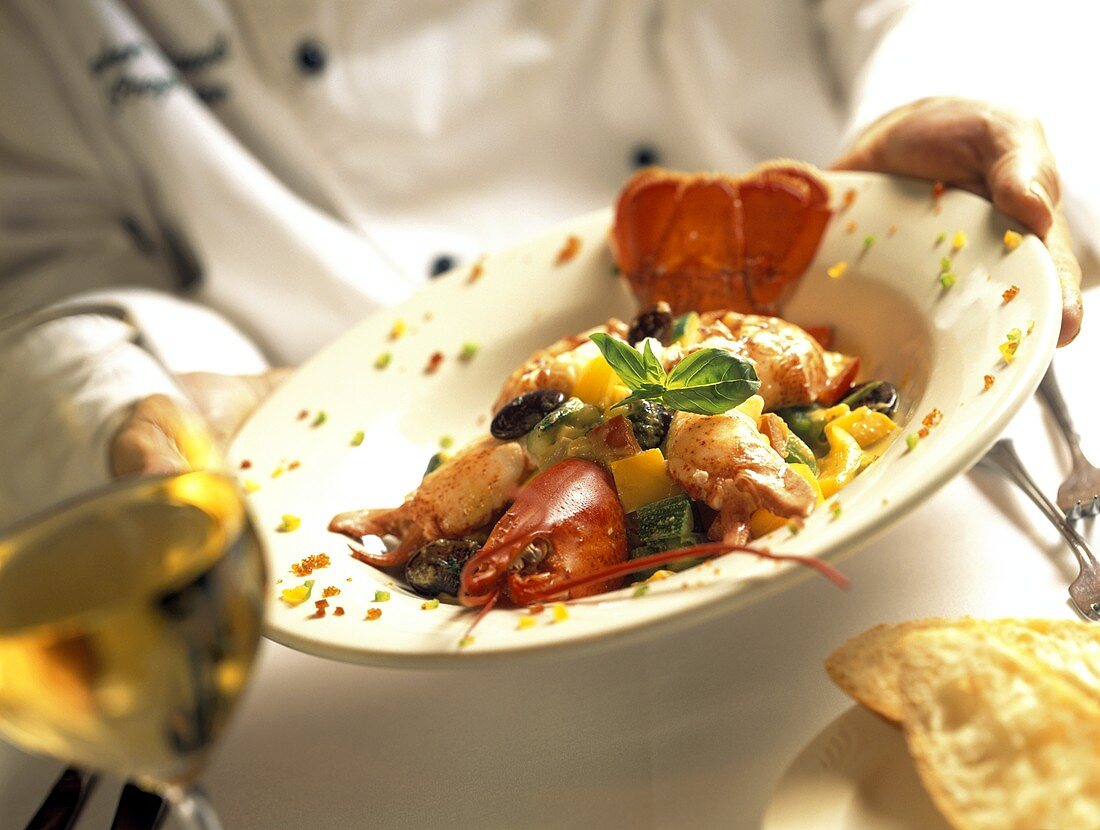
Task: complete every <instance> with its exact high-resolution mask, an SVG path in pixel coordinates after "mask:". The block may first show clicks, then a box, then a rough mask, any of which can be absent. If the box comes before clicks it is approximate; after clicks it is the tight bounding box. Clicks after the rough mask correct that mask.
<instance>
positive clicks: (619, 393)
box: [573, 355, 630, 409]
mask: <svg viewBox="0 0 1100 830" xmlns="http://www.w3.org/2000/svg"><path fill="white" fill-rule="evenodd" d="M629 394H630V390H629V389H627V388H626V387H625V386H623V384H622V382H621V381H620V380H619V376H618V375H617V374H615V370H614V369H612V368H611V364H610V363H608V362H607V361H606V360H604V358H603V355H597V356H596V357H594V358H592V359H591V360H590V361H588V363H586V364H585V365H584V367H583V368H582V369H581V370H580V371H579V372H578V373H577V382H576V383H575V384H574V385H573V396H574V397H577V398H580V399H581V400H582V401H584V402H585V403H590V404H593V405H595V406H598V407H600V408H601V409H607V408H608V407H610V406H611V405H612V404H616V403H618V402H619V401H621V400H622V399H623V398H625V397H626V396H627V395H629Z"/></svg>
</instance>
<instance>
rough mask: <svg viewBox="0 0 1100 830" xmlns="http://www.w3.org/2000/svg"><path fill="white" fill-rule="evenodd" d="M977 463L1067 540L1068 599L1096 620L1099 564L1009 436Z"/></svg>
mask: <svg viewBox="0 0 1100 830" xmlns="http://www.w3.org/2000/svg"><path fill="white" fill-rule="evenodd" d="M978 466H980V467H986V468H990V469H993V470H997V471H998V472H1000V473H1003V474H1004V475H1005V476H1006V477H1007V478H1008V479H1009V481H1011V482H1013V483H1014V484H1015V485H1016V486H1018V487H1019V488H1020V489H1021V490H1023V491H1024V493H1025V494H1026V495H1027V496H1028V498H1030V499H1031V500H1032V501H1033V502H1035V505H1036V506H1037V507H1038V508H1039V509H1040V510H1041V511H1042V512H1043V515H1044V516H1046V517H1047V518H1048V519H1049V520H1050V523H1051V524H1052V525H1054V526H1055V527H1056V528H1058V532H1059V533H1061V534H1062V536H1063V537H1065V540H1066V541H1067V542H1068V543H1069V546H1070V550H1072V551H1073V555H1074V556H1075V557H1077V564H1078V565H1079V566H1080V573H1078V575H1077V578H1076V579H1074V580H1073V582H1071V583H1070V585H1069V596H1070V602H1071V603H1072V604H1073V607H1074V608H1076V609H1077V612H1078V613H1079V614H1081V616H1083V617H1085V618H1087V619H1090V620H1093V621H1096V622H1100V563H1098V562H1097V559H1096V555H1095V554H1094V553H1093V552H1092V549H1091V548H1090V547H1089V545H1088V543H1087V542H1086V541H1085V540H1084V539H1083V538H1082V537H1081V534H1080V533H1078V532H1077V531H1076V530H1075V529H1074V527H1073V525H1072V524H1071V523H1070V520H1069V519H1068V518H1066V516H1065V515H1064V514H1063V513H1062V511H1061V510H1059V509H1058V507H1057V506H1056V505H1055V504H1054V502H1052V501H1051V500H1050V499H1049V498H1047V497H1046V495H1045V494H1044V493H1043V491H1042V490H1040V489H1039V486H1038V485H1037V484H1036V483H1035V480H1034V479H1032V477H1031V476H1030V475H1029V474H1028V472H1027V470H1026V469H1024V465H1023V462H1021V461H1020V457H1019V456H1018V455H1017V454H1016V448H1015V447H1014V446H1013V445H1012V440H1011V439H1009V438H1001V439H1000V440H998V441H997V442H996V443H995V444H994V445H993V446H992V447H990V449H989V452H987V453H986V454H985V455H984V456H983V457H982V459H981V461H979V462H978Z"/></svg>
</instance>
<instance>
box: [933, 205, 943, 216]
mask: <svg viewBox="0 0 1100 830" xmlns="http://www.w3.org/2000/svg"><path fill="white" fill-rule="evenodd" d="M932 212H933V213H935V214H936V215H937V216H939V215H940V214H941V213H943V205H936V206H935V207H934V208H933V209H932Z"/></svg>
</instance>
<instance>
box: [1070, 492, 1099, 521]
mask: <svg viewBox="0 0 1100 830" xmlns="http://www.w3.org/2000/svg"><path fill="white" fill-rule="evenodd" d="M1098 513H1100V496H1093V497H1092V501H1091V502H1089V503H1088V504H1087V505H1086V504H1082V503H1081V500H1080V499H1078V500H1077V502H1076V503H1075V504H1074V505H1073V507H1071V508H1070V509H1069V511H1068V512H1067V513H1066V518H1067V519H1069V520H1070V521H1071V522H1075V521H1077V520H1078V519H1080V518H1081V517H1082V516H1095V515H1097V514H1098Z"/></svg>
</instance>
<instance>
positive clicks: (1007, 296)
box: [1001, 285, 1020, 303]
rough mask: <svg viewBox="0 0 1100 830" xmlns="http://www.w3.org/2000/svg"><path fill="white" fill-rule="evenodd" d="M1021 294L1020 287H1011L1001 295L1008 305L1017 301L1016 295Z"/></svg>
mask: <svg viewBox="0 0 1100 830" xmlns="http://www.w3.org/2000/svg"><path fill="white" fill-rule="evenodd" d="M1019 293H1020V286H1018V285H1010V286H1009V287H1008V288H1006V289H1005V291H1004V293H1003V294H1002V295H1001V299H1002V300H1004V301H1005V302H1006V303H1010V302H1012V301H1013V300H1015V299H1016V295H1017V294H1019Z"/></svg>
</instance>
